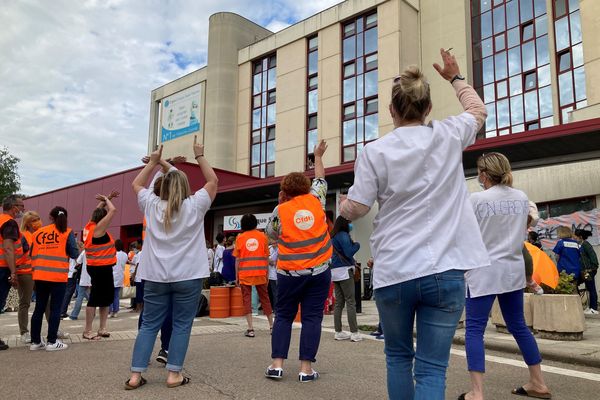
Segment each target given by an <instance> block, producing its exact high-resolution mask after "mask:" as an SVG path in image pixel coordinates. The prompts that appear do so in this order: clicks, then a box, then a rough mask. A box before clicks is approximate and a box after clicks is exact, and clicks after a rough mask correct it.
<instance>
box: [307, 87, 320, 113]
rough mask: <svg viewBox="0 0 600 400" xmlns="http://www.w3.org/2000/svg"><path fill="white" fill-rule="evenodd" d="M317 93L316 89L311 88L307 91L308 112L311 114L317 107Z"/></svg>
mask: <svg viewBox="0 0 600 400" xmlns="http://www.w3.org/2000/svg"><path fill="white" fill-rule="evenodd" d="M317 97H318V93H317V90H311V91H310V92H308V113H309V114H313V113H316V112H317V107H318V103H317V102H318V99H317Z"/></svg>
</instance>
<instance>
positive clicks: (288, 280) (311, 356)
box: [271, 269, 331, 362]
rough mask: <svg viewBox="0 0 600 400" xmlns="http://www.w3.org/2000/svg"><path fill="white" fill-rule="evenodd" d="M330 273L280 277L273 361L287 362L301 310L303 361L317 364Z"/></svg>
mask: <svg viewBox="0 0 600 400" xmlns="http://www.w3.org/2000/svg"><path fill="white" fill-rule="evenodd" d="M330 284H331V270H329V269H327V270H326V271H325V272H322V273H320V274H318V275H309V276H287V275H282V274H277V308H276V310H275V314H276V315H277V318H275V323H274V325H273V336H272V338H271V357H272V358H288V351H289V349H290V339H291V336H292V323H293V322H294V318H295V317H296V314H297V313H298V305H300V307H301V310H300V312H301V321H302V330H301V331H300V354H299V355H300V357H299V358H300V360H305V361H312V362H315V361H316V360H315V357H316V355H317V351H318V350H319V343H320V342H321V323H322V322H323V304H325V299H327V295H328V293H329V285H330Z"/></svg>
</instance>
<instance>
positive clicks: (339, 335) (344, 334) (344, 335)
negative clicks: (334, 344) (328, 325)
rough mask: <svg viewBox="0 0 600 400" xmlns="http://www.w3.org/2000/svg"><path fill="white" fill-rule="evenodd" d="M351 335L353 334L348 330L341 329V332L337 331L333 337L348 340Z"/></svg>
mask: <svg viewBox="0 0 600 400" xmlns="http://www.w3.org/2000/svg"><path fill="white" fill-rule="evenodd" d="M350 336H351V335H350V334H349V333H348V332H344V331H341V332H336V333H335V335H334V336H333V338H334V339H335V340H348V339H350Z"/></svg>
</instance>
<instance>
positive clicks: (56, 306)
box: [31, 281, 67, 343]
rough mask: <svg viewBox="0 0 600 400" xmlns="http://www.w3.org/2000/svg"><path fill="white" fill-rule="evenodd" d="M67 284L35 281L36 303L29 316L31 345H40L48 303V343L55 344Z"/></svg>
mask: <svg viewBox="0 0 600 400" xmlns="http://www.w3.org/2000/svg"><path fill="white" fill-rule="evenodd" d="M66 289H67V284H66V283H65V282H48V281H35V292H36V302H35V310H34V311H33V315H32V316H31V343H41V341H42V339H41V333H42V319H43V318H44V311H46V306H47V305H48V302H50V317H49V318H48V336H47V337H46V338H47V339H48V343H55V342H56V333H57V332H58V326H59V325H60V309H61V307H62V304H63V300H64V298H65V291H66Z"/></svg>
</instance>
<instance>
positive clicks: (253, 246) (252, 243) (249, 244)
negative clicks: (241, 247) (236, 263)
mask: <svg viewBox="0 0 600 400" xmlns="http://www.w3.org/2000/svg"><path fill="white" fill-rule="evenodd" d="M246 249H248V251H256V250H258V240H256V239H254V238H250V239H248V240H247V241H246Z"/></svg>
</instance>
